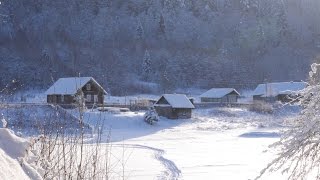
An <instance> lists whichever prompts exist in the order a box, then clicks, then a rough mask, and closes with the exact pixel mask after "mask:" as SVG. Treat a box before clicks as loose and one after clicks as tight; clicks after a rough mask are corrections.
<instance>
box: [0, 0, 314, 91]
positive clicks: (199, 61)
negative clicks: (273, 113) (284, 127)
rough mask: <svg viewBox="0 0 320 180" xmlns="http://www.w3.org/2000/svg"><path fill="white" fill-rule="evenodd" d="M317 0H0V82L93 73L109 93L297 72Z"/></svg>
mask: <svg viewBox="0 0 320 180" xmlns="http://www.w3.org/2000/svg"><path fill="white" fill-rule="evenodd" d="M319 9H320V1H318V0H280V1H279V0H268V1H265V0H54V1H52V0H4V1H2V2H1V5H0V14H1V15H0V71H1V79H0V87H4V86H6V85H7V84H8V83H9V82H12V80H13V79H15V82H18V83H17V86H22V87H23V88H29V87H36V88H46V87H48V86H49V85H50V84H51V83H52V82H53V81H54V80H56V79H57V78H59V77H65V76H74V75H79V73H80V75H81V76H93V77H95V78H96V79H97V80H98V81H99V82H101V84H102V85H104V86H105V87H108V90H109V91H110V92H111V93H113V94H128V93H134V92H143V91H146V87H144V86H146V84H147V83H144V82H152V83H156V84H159V85H160V87H161V89H162V90H166V91H168V90H170V89H175V88H179V87H181V88H184V87H200V88H208V87H221V86H224V87H225V86H228V87H230V86H232V87H236V88H245V87H253V86H255V85H256V84H257V83H261V82H265V81H283V80H288V81H292V80H301V79H305V78H306V77H307V72H308V69H309V65H310V62H312V61H313V59H315V57H317V56H318V54H319V53H318V52H319V50H320V23H319V17H320V11H319Z"/></svg>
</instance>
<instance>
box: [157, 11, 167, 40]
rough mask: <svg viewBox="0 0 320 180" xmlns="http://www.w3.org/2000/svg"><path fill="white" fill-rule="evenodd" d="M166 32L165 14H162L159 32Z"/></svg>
mask: <svg viewBox="0 0 320 180" xmlns="http://www.w3.org/2000/svg"><path fill="white" fill-rule="evenodd" d="M165 33H166V26H165V22H164V18H163V15H162V14H161V15H160V21H159V34H160V35H164V34H165Z"/></svg>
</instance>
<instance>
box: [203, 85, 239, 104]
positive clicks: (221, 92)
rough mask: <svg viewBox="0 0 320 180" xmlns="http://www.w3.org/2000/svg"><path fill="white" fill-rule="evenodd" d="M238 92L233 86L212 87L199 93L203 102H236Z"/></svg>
mask: <svg viewBox="0 0 320 180" xmlns="http://www.w3.org/2000/svg"><path fill="white" fill-rule="evenodd" d="M239 97H240V94H239V93H238V91H236V90H235V89H233V88H212V89H210V90H209V91H207V92H205V93H203V94H202V95H200V99H201V102H203V103H237V102H238V99H239Z"/></svg>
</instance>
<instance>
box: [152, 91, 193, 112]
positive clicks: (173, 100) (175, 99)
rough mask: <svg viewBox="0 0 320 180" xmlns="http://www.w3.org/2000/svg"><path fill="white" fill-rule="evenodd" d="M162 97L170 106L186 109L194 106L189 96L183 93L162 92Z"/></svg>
mask: <svg viewBox="0 0 320 180" xmlns="http://www.w3.org/2000/svg"><path fill="white" fill-rule="evenodd" d="M162 97H163V98H164V99H165V100H167V101H168V103H169V104H170V106H171V107H172V108H186V109H194V108H195V107H194V105H193V104H192V103H191V101H190V100H189V98H188V97H187V96H186V95H184V94H164V95H162ZM162 97H161V98H162ZM161 98H160V99H161ZM160 99H159V100H160ZM159 100H158V102H159ZM158 102H156V103H155V104H156V105H159V104H158Z"/></svg>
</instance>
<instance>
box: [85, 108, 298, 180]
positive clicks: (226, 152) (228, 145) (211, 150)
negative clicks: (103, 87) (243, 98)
mask: <svg viewBox="0 0 320 180" xmlns="http://www.w3.org/2000/svg"><path fill="white" fill-rule="evenodd" d="M294 115H295V114H294V113H291V114H290V113H286V114H282V113H278V114H276V115H267V114H265V115H263V114H257V113H253V112H249V111H247V110H242V109H228V108H222V109H205V110H196V111H195V113H194V117H193V118H192V119H190V120H174V121H172V120H168V119H164V118H161V120H160V122H159V123H158V124H156V125H154V126H150V125H148V124H146V123H145V122H144V121H143V113H133V112H126V113H108V112H103V113H101V112H98V111H88V112H86V113H85V117H84V119H85V121H86V123H88V124H90V125H91V126H92V127H93V128H94V129H97V128H98V127H99V126H102V127H103V129H104V132H103V134H102V141H105V142H107V141H109V140H110V139H108V137H109V136H108V135H109V134H111V143H108V144H112V146H113V156H114V159H121V156H123V153H121V152H123V149H125V151H126V152H130V153H129V154H130V155H128V156H127V157H126V164H125V174H127V175H128V177H130V178H131V179H139V180H140V179H184V180H187V179H190V180H192V179H226V180H228V179H230V180H231V179H245V180H247V179H254V178H255V177H256V176H257V175H258V174H259V172H260V170H261V169H262V168H264V167H265V166H266V165H267V164H268V162H270V161H271V160H272V159H273V158H274V156H275V152H265V150H267V149H268V146H269V145H270V144H272V143H274V142H276V141H277V140H278V139H279V137H280V135H279V130H281V128H282V122H283V121H285V120H288V119H290V118H291V117H293V116H294ZM88 143H90V141H88ZM122 168H123V167H122ZM115 169H117V168H115ZM120 169H121V168H120ZM120 169H118V170H120ZM284 177H285V175H281V174H272V175H268V176H266V177H264V178H265V179H273V180H274V179H275V180H276V179H283V178H284Z"/></svg>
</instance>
